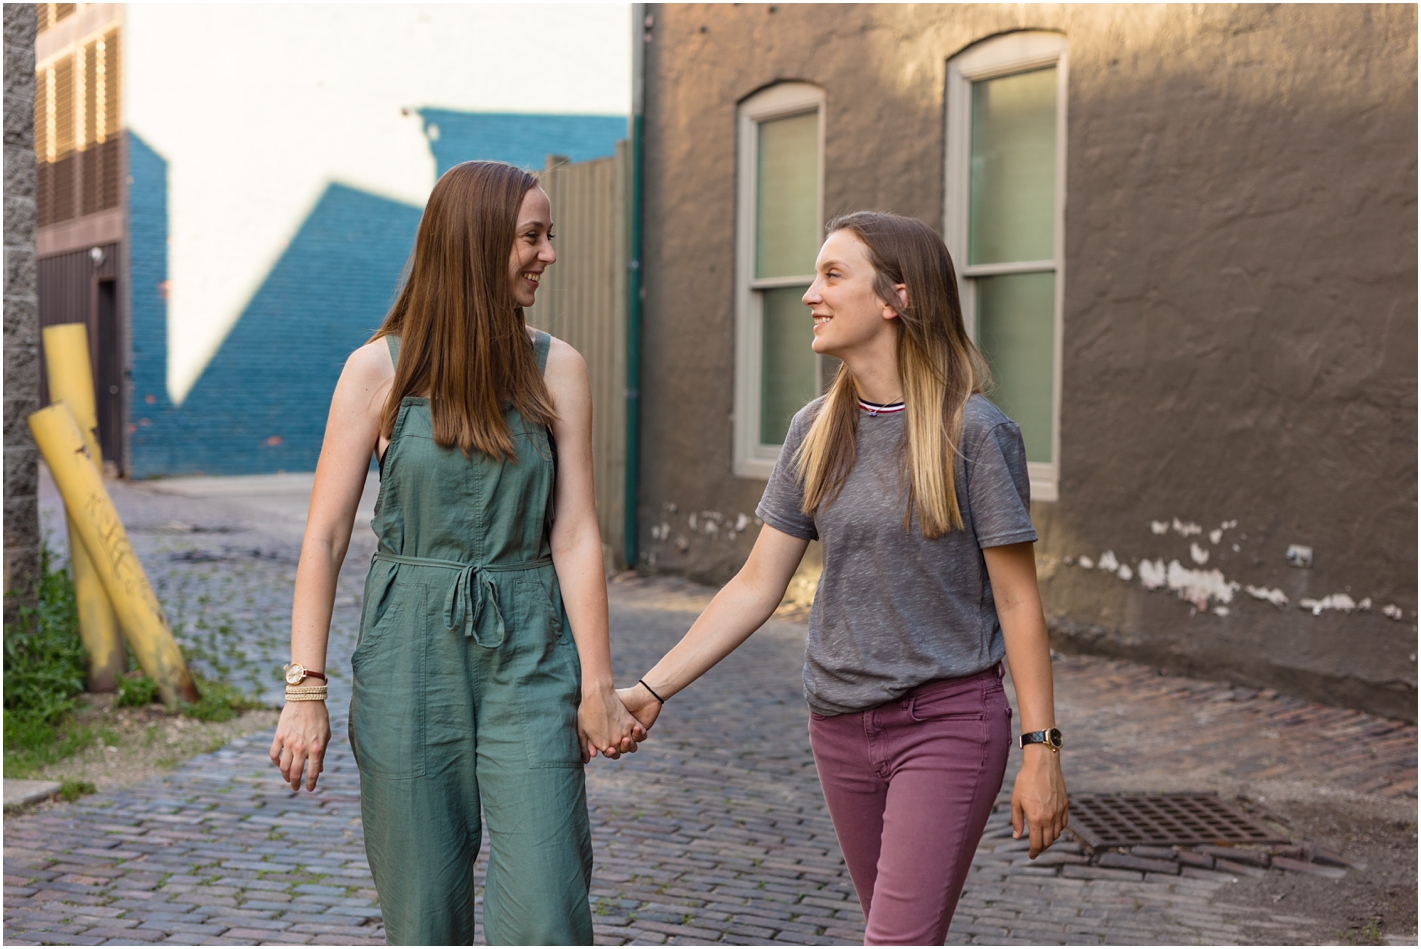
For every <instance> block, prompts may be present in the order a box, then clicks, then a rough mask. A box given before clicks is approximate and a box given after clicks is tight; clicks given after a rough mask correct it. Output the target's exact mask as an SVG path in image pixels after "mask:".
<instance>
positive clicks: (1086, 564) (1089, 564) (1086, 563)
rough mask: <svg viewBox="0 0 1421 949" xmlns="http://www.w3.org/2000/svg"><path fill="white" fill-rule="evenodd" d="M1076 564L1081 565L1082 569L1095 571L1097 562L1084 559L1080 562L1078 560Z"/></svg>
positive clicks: (1087, 558)
mask: <svg viewBox="0 0 1421 949" xmlns="http://www.w3.org/2000/svg"><path fill="white" fill-rule="evenodd" d="M1076 563H1078V564H1080V565H1081V567H1082V568H1084V569H1086V570H1094V569H1095V561H1094V560H1092V559H1090V558H1089V557H1082V558H1081V559H1080V560H1077V561H1076Z"/></svg>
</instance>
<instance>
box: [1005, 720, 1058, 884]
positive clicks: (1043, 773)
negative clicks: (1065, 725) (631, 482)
mask: <svg viewBox="0 0 1421 949" xmlns="http://www.w3.org/2000/svg"><path fill="white" fill-rule="evenodd" d="M1021 751H1022V762H1021V770H1020V771H1018V772H1017V774H1016V785H1015V786H1014V787H1013V788H1012V792H1011V826H1012V836H1013V837H1017V838H1019V837H1021V834H1022V829H1023V828H1022V824H1023V823H1025V824H1026V830H1027V831H1028V832H1029V833H1030V835H1031V849H1030V851H1029V852H1028V854H1027V856H1028V857H1030V858H1031V859H1033V860H1034V859H1036V855H1037V854H1039V853H1041V852H1042V851H1043V850H1045V849H1046V848H1047V847H1049V846H1051V845H1052V844H1053V843H1055V842H1056V838H1058V837H1060V836H1061V832H1062V831H1064V830H1065V829H1066V816H1067V802H1066V779H1065V777H1064V776H1063V775H1062V774H1061V753H1060V752H1059V751H1052V750H1051V749H1049V748H1047V747H1045V746H1044V745H1040V744H1036V745H1027V746H1026V747H1025V748H1023V749H1022V750H1021Z"/></svg>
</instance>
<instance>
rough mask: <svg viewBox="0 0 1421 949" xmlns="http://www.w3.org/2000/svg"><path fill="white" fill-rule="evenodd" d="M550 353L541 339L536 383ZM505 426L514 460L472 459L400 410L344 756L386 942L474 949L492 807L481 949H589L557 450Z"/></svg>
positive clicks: (411, 408)
mask: <svg viewBox="0 0 1421 949" xmlns="http://www.w3.org/2000/svg"><path fill="white" fill-rule="evenodd" d="M386 338H387V339H388V340H389V346H390V356H391V358H392V359H398V358H399V340H398V338H396V337H393V336H389V337H386ZM550 342H551V339H550V337H549V336H548V335H547V334H546V333H538V334H537V337H536V341H535V343H534V344H533V345H534V348H535V350H536V353H537V359H538V367H539V368H540V369H542V368H543V367H544V366H545V365H546V362H547V355H548V346H549V343H550ZM504 417H505V418H506V419H507V420H508V425H509V433H510V435H511V436H512V438H513V443H514V446H515V448H516V451H517V458H516V460H507V461H498V460H494V459H492V458H489V457H488V456H486V455H483V454H481V453H479V452H477V451H475V452H474V453H473V454H472V456H471V457H466V456H465V455H464V454H463V453H462V452H461V451H460V450H459V449H458V448H457V447H455V448H441V447H440V446H439V445H436V444H435V443H434V439H433V437H432V427H431V425H432V423H431V419H430V412H429V400H428V399H422V398H414V397H409V398H406V399H404V401H403V402H402V403H401V404H400V411H399V416H398V418H397V419H396V421H395V428H394V431H393V433H392V434H391V436H390V444H389V447H388V448H387V449H386V451H385V456H384V459H383V461H382V463H381V469H382V470H381V480H380V497H379V500H378V502H377V503H376V506H375V519H374V522H373V523H372V525H371V526H372V527H373V529H374V530H375V533H376V535H378V537H379V541H380V546H379V550H378V552H377V553H376V554H375V558H374V561H373V562H372V564H371V567H370V575H369V576H368V577H367V578H366V581H365V600H364V606H363V608H362V613H361V618H360V642H359V644H358V645H357V646H356V649H355V653H354V655H353V656H352V657H351V660H350V665H351V672H352V674H353V676H354V680H355V681H354V693H353V695H352V698H351V702H350V744H351V747H352V748H353V749H354V751H355V758H356V763H357V764H358V765H359V767H360V813H361V817H362V818H363V820H364V823H365V853H366V855H367V857H368V858H369V860H370V870H371V873H372V874H373V875H374V877H375V888H376V890H378V891H379V894H380V908H381V911H382V912H383V915H384V920H385V934H386V938H387V940H388V941H389V943H390V944H392V945H472V944H473V938H474V860H475V858H476V857H477V856H478V851H479V845H480V835H481V830H482V825H481V822H480V821H481V817H480V807H481V806H482V810H483V814H482V819H483V820H486V821H487V822H488V829H489V861H488V875H487V880H486V881H485V889H484V900H483V918H484V934H485V936H486V938H487V940H488V942H489V944H490V945H514V944H522V945H535V946H536V945H575V944H582V945H587V944H590V943H591V942H592V917H591V914H590V912H589V910H588V906H587V892H588V885H589V883H590V881H591V876H592V838H591V833H590V830H589V824H588V818H587V796H586V785H585V783H584V778H583V771H582V757H581V754H580V749H579V747H578V738H577V706H578V700H579V697H580V695H581V667H580V665H579V663H578V656H577V647H576V644H575V643H574V642H573V639H572V635H571V632H570V630H569V627H568V622H567V613H566V611H565V610H564V609H563V603H562V594H561V592H560V590H559V589H558V581H557V574H556V573H555V572H554V570H553V562H552V557H551V548H550V546H549V534H550V530H551V526H552V516H553V511H552V502H553V479H554V473H555V464H554V460H555V455H554V454H553V452H554V450H555V449H554V446H552V445H551V444H550V439H549V434H548V432H547V431H546V430H545V429H543V428H542V427H541V426H537V425H528V424H526V423H525V422H524V421H523V419H522V417H521V416H520V415H519V414H518V412H517V411H516V410H514V409H512V408H511V407H510V408H507V409H506V414H505V416H504Z"/></svg>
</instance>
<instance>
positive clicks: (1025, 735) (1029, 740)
mask: <svg viewBox="0 0 1421 949" xmlns="http://www.w3.org/2000/svg"><path fill="white" fill-rule="evenodd" d="M1016 744H1017V747H1018V748H1025V747H1026V746H1027V745H1045V746H1046V747H1047V748H1050V749H1051V750H1052V751H1060V750H1061V744H1062V742H1061V730H1060V729H1059V728H1047V729H1044V730H1042V731H1039V732H1022V734H1021V737H1020V738H1018V739H1017V740H1016Z"/></svg>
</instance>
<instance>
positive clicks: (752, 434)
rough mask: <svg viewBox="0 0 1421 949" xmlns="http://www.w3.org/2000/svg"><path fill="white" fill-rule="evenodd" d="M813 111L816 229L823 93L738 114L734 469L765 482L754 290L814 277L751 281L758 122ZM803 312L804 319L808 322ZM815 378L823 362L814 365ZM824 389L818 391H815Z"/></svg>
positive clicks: (774, 91)
mask: <svg viewBox="0 0 1421 949" xmlns="http://www.w3.org/2000/svg"><path fill="white" fill-rule="evenodd" d="M808 112H816V113H818V116H819V184H818V205H817V208H816V211H815V228H816V230H822V229H823V227H824V90H822V89H820V88H819V87H818V86H814V85H810V84H809V83H807V82H782V83H779V84H777V85H774V86H771V87H769V88H768V89H763V90H761V91H760V92H757V93H755V94H754V95H752V96H750V98H748V99H746V100H745V101H744V102H742V103H741V104H740V108H739V109H738V110H737V125H738V129H737V131H738V133H739V134H738V136H737V138H738V148H737V155H736V158H737V162H736V164H737V171H738V174H737V175H736V222H735V409H734V411H735V415H734V425H733V426H732V428H733V429H734V441H735V444H734V451H733V453H732V455H733V461H732V470H733V471H734V473H735V475H736V476H737V477H741V478H757V479H760V480H764V479H767V478H769V477H770V472H771V471H773V470H774V467H775V461H776V460H777V459H778V458H779V456H780V446H779V445H762V444H760V383H761V380H760V369H761V366H762V359H761V348H760V346H761V339H760V336H761V330H762V328H763V319H762V316H763V314H762V311H761V305H762V302H763V298H762V297H761V296H760V293H759V292H758V291H761V290H773V289H775V288H776V287H794V286H799V285H802V284H810V283H813V282H814V274H812V273H809V274H803V275H798V276H793V277H772V278H756V277H755V224H756V219H755V213H756V208H755V205H756V197H757V195H756V182H757V180H758V178H759V176H758V174H757V167H758V156H759V130H760V123H761V122H765V121H768V120H770V119H782V118H788V117H790V116H794V115H804V114H805V113H808ZM808 318H809V317H808V311H807V310H806V315H805V319H806V320H807V319H808ZM815 372H816V375H817V374H819V373H822V372H823V361H822V360H816V369H815ZM819 388H822V380H820V385H819V386H816V391H817V390H818V389H819Z"/></svg>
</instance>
